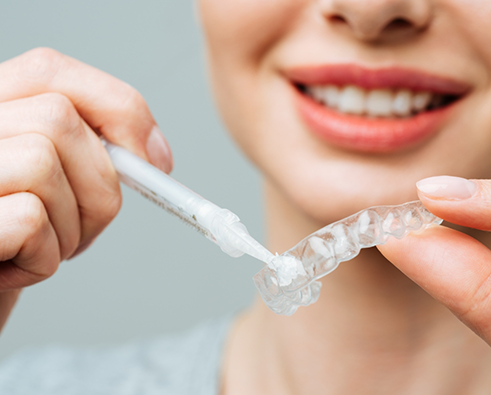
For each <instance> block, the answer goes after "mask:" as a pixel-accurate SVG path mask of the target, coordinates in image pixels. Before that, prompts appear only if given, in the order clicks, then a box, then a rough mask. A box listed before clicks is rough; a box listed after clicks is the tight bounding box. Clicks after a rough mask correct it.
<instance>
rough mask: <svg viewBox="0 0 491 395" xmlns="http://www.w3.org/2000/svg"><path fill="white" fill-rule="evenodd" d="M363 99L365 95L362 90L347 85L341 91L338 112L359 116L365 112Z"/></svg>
mask: <svg viewBox="0 0 491 395" xmlns="http://www.w3.org/2000/svg"><path fill="white" fill-rule="evenodd" d="M365 97H366V93H365V91H364V90H363V89H361V88H358V87H356V86H353V85H349V86H347V87H345V88H344V89H341V92H340V95H339V103H338V110H339V111H341V112H346V113H350V114H357V115H361V114H363V113H364V112H365Z"/></svg>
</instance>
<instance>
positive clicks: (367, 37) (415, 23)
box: [323, 0, 432, 41]
mask: <svg viewBox="0 0 491 395" xmlns="http://www.w3.org/2000/svg"><path fill="white" fill-rule="evenodd" d="M323 6H324V7H323V12H324V15H325V17H326V19H327V20H328V21H329V22H330V23H333V24H338V25H339V24H342V25H346V26H348V27H349V29H350V30H351V32H352V34H353V35H354V36H355V37H356V38H357V39H358V40H363V41H374V40H377V39H381V38H383V37H384V36H385V35H386V34H387V33H394V32H395V31H398V32H400V31H405V32H407V33H417V32H419V31H421V30H422V29H424V28H425V27H426V26H428V24H429V22H430V20H431V15H432V12H431V4H430V2H429V0H326V1H324V2H323Z"/></svg>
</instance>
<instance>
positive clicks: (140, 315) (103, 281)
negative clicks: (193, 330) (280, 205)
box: [0, 0, 262, 359]
mask: <svg viewBox="0 0 491 395" xmlns="http://www.w3.org/2000/svg"><path fill="white" fill-rule="evenodd" d="M37 46H50V47H52V48H55V49H57V50H59V51H61V52H63V53H65V54H68V55H70V56H73V57H75V58H78V59H80V60H82V61H84V62H86V63H89V64H91V65H93V66H95V67H98V68H100V69H102V70H104V71H106V72H108V73H110V74H113V75H115V76H116V77H118V78H120V79H122V80H124V81H126V82H128V83H130V84H131V85H133V86H134V87H136V88H137V89H138V90H139V91H140V92H141V93H142V94H143V96H144V97H145V98H146V100H147V102H148V104H149V106H150V108H151V110H152V112H153V114H154V115H155V117H156V119H157V121H158V122H159V124H160V126H161V129H162V130H163V131H164V133H165V135H166V136H167V138H168V140H169V142H170V144H171V147H172V149H173V153H174V158H175V170H174V172H173V176H174V177H175V178H176V179H178V180H180V181H181V182H182V183H184V184H185V185H187V186H189V187H190V188H192V189H194V190H195V191H197V192H198V193H200V194H201V195H203V196H205V197H207V198H208V199H210V200H212V201H213V202H215V203H217V204H219V205H221V206H223V207H226V208H228V209H230V210H232V211H234V212H236V213H237V214H238V215H239V216H240V217H241V219H242V220H243V222H244V223H245V224H246V225H247V227H248V228H249V231H250V232H251V234H252V235H254V236H255V237H257V238H258V239H259V240H261V237H262V212H261V211H262V207H261V203H260V188H259V184H260V180H259V175H258V174H257V172H256V171H255V170H254V169H253V168H252V167H251V166H250V164H248V163H247V162H246V160H245V159H244V158H243V156H242V154H241V153H240V152H239V151H238V149H237V148H236V147H235V146H234V145H233V143H231V141H230V139H229V137H228V136H227V135H226V133H225V132H224V129H223V126H222V125H221V124H220V121H219V119H218V116H217V114H216V111H215V109H214V105H213V102H212V98H211V95H210V92H209V87H208V84H207V79H206V71H205V65H204V54H203V48H202V37H201V34H200V30H199V26H198V22H197V21H196V18H195V16H194V10H193V2H192V1H190V0H187V1H186V0H158V1H151V0H134V1H128V0H84V1H69V0H43V1H34V0H31V1H26V0H15V1H13V0H10V1H6V0H4V1H2V2H1V3H0V61H3V60H6V59H8V58H11V57H14V56H16V55H18V54H20V53H22V52H24V51H26V50H29V49H31V48H34V47H37ZM261 266H262V265H261V263H259V262H256V261H254V259H252V258H249V257H242V258H238V259H233V258H230V257H228V256H227V255H225V254H223V253H222V252H221V251H220V249H219V248H218V247H216V246H215V245H214V244H212V243H210V242H209V241H208V240H206V239H204V238H203V237H202V236H200V235H198V234H197V233H195V232H194V231H193V230H192V229H190V228H188V227H187V226H185V225H184V224H182V223H180V222H179V221H178V220H177V219H175V218H172V217H171V216H170V215H169V214H167V213H166V212H164V211H162V210H161V209H159V208H158V207H156V206H153V205H152V204H151V203H150V202H148V201H146V200H144V199H143V198H141V197H140V196H139V195H137V194H136V193H134V192H133V191H130V190H128V189H124V204H123V208H122V210H121V212H120V214H119V215H118V217H117V218H116V220H115V221H114V222H113V223H112V224H111V225H110V226H109V228H108V229H107V230H106V231H105V232H104V233H103V235H102V236H101V237H100V238H99V239H98V241H97V242H96V244H95V245H94V246H93V247H92V248H91V249H90V250H89V251H88V252H86V253H85V254H83V255H82V256H80V257H78V258H75V259H74V260H71V261H68V262H64V263H62V265H61V267H60V269H59V271H58V272H57V273H56V274H55V275H54V277H52V278H51V279H49V280H47V281H45V282H43V283H41V284H38V285H35V286H32V287H30V288H28V289H26V290H25V291H24V293H23V294H22V296H21V300H20V302H19V303H18V304H17V307H16V308H15V310H14V313H13V315H12V316H11V318H10V321H9V322H8V324H7V326H6V328H5V329H4V331H3V333H2V335H1V336H0V359H3V358H5V357H6V356H8V355H10V354H12V353H13V352H15V350H18V349H19V348H22V347H26V346H32V345H41V344H46V343H52V342H62V343H66V344H77V345H88V344H94V345H96V344H114V343H120V342H125V341H129V340H131V339H136V338H144V337H150V336H154V335H159V334H162V333H169V332H176V331H180V330H183V329H184V328H186V327H189V326H192V325H193V324H195V323H197V322H199V321H200V320H203V319H206V318H208V317H214V316H219V315H221V314H223V313H225V312H228V311H233V310H234V309H239V308H242V307H244V306H246V305H247V304H248V303H249V302H250V301H251V299H252V297H253V294H254V287H253V283H252V280H251V277H252V276H253V275H254V274H255V273H256V272H257V271H258V270H259V269H260V268H261Z"/></svg>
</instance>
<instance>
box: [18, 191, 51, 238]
mask: <svg viewBox="0 0 491 395" xmlns="http://www.w3.org/2000/svg"><path fill="white" fill-rule="evenodd" d="M19 199H20V201H19V202H18V207H19V209H20V213H19V222H20V224H21V226H22V228H23V229H24V230H25V231H26V232H27V234H28V235H30V236H32V235H35V234H38V233H40V232H42V231H43V230H45V229H47V227H48V224H49V221H48V214H47V213H46V210H45V208H44V204H43V202H42V201H41V199H39V198H38V197H37V196H36V195H34V194H32V193H27V192H25V193H22V194H20V196H19Z"/></svg>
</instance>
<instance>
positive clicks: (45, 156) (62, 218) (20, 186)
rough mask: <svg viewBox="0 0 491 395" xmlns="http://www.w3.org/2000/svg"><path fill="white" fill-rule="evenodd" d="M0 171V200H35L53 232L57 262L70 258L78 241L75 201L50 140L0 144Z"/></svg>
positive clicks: (30, 137)
mask: <svg viewBox="0 0 491 395" xmlns="http://www.w3.org/2000/svg"><path fill="white" fill-rule="evenodd" d="M0 168H1V169H2V171H1V172H0V196H5V195H10V194H13V193H18V192H30V193H33V194H34V195H36V196H38V197H39V198H40V199H41V200H42V202H43V204H44V206H45V207H46V211H47V213H48V217H49V220H50V221H51V223H52V225H53V228H54V230H55V231H56V235H57V239H58V242H59V250H60V256H61V259H65V258H66V257H68V256H69V255H71V254H72V253H73V252H74V251H75V249H76V248H77V246H78V244H79V241H80V219H79V214H78V207H77V200H76V199H75V195H74V194H73V191H72V189H71V187H70V184H69V183H68V180H67V178H66V176H65V173H64V172H63V168H62V166H61V162H60V160H59V158H58V154H57V152H56V149H55V147H54V145H53V143H52V142H51V140H49V139H48V138H46V137H45V136H43V135H41V134H36V133H33V134H23V135H19V136H16V137H11V138H8V139H3V140H0Z"/></svg>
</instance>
